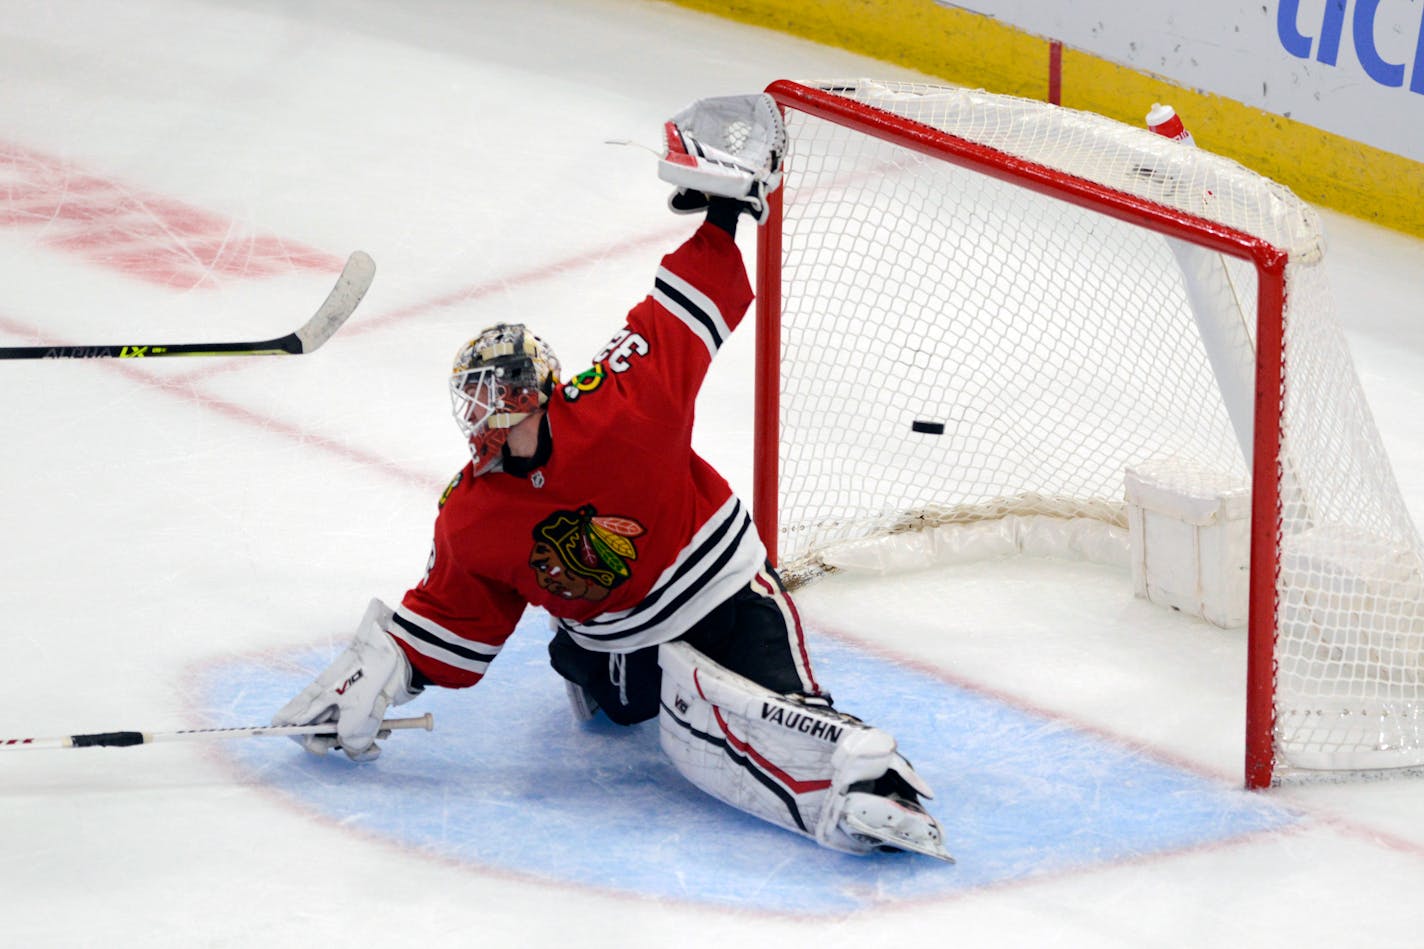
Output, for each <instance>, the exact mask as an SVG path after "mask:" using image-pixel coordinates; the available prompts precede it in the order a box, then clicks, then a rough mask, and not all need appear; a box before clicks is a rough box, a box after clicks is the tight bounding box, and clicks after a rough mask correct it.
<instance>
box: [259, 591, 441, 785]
mask: <svg viewBox="0 0 1424 949" xmlns="http://www.w3.org/2000/svg"><path fill="white" fill-rule="evenodd" d="M393 615H394V614H393V613H392V611H391V608H390V607H388V606H386V604H384V603H382V602H381V601H380V600H378V599H373V600H371V604H370V606H368V607H366V615H365V616H363V617H362V618H361V625H360V626H359V627H358V628H357V630H356V635H355V637H354V638H353V639H352V640H351V645H350V646H347V647H346V651H345V652H343V653H342V654H341V655H339V656H337V657H336V661H334V662H333V663H332V664H331V665H329V666H327V668H326V671H325V672H323V673H322V674H321V675H319V676H317V677H316V681H314V682H313V683H312V684H311V685H309V686H307V687H306V688H305V689H303V690H302V693H301V695H298V696H297V697H296V698H294V699H292V700H291V701H290V702H288V703H287V704H286V705H284V706H282V709H281V711H279V712H278V713H277V714H276V715H274V716H273V717H272V724H273V725H316V724H321V723H325V722H335V723H336V735H335V736H334V737H333V736H331V735H302V736H299V737H297V738H294V739H293V740H294V741H296V742H297V743H298V744H300V745H301V746H302V747H303V748H305V749H306V750H307V751H310V752H311V753H313V754H317V755H321V754H325V753H326V752H328V751H330V750H331V749H333V748H340V749H341V750H342V751H344V752H346V756H347V757H348V758H350V759H351V760H352V761H371V760H373V759H374V758H375V757H376V756H377V755H379V754H380V753H381V748H380V746H379V745H377V744H376V733H377V732H379V731H380V728H381V720H382V719H383V718H384V717H385V714H386V709H387V708H389V707H390V706H393V705H404V704H405V703H406V702H409V701H410V700H411V699H413V698H415V697H416V696H417V695H419V694H420V690H419V689H415V690H412V689H411V687H410V662H409V661H408V660H407V659H406V657H405V653H403V652H402V651H401V649H400V647H399V646H397V645H396V643H395V640H393V639H392V638H391V636H390V634H389V633H387V632H386V626H387V625H388V624H389V623H390V622H391V617H392V616H393Z"/></svg>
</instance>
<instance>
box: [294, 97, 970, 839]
mask: <svg viewBox="0 0 1424 949" xmlns="http://www.w3.org/2000/svg"><path fill="white" fill-rule="evenodd" d="M665 132H666V136H667V147H666V153H665V156H664V158H663V160H662V161H661V163H660V165H659V174H660V177H662V178H663V179H665V180H667V181H669V182H670V183H672V184H673V185H675V186H676V189H677V190H676V191H675V192H674V194H673V196H672V198H671V200H670V202H669V203H670V205H671V207H672V208H673V210H675V211H678V212H681V213H702V214H704V215H705V220H704V221H703V223H702V224H701V226H700V227H698V228H697V230H696V232H695V233H694V234H693V235H692V236H691V238H690V239H689V240H687V242H686V243H684V244H683V245H682V246H681V247H679V248H677V249H676V250H675V251H673V252H672V253H671V254H668V255H667V256H666V257H664V258H663V260H662V263H661V266H660V267H659V268H658V270H657V273H656V276H655V278H654V280H653V289H652V292H651V293H650V294H649V295H648V296H647V297H646V298H645V299H644V300H642V301H641V302H640V303H639V304H638V305H637V306H635V307H634V308H633V309H632V310H631V311H630V312H629V314H628V317H627V322H626V324H625V325H624V327H623V328H622V329H621V330H620V331H619V332H618V333H617V334H616V335H615V336H614V337H613V339H612V341H611V342H610V343H609V344H608V345H607V347H605V349H604V350H603V352H601V353H600V354H599V355H598V356H597V358H596V359H595V360H594V365H593V366H592V368H590V369H588V370H586V371H584V372H582V373H579V374H578V375H575V376H572V377H570V378H568V379H566V380H562V381H561V379H560V370H559V362H558V359H557V358H556V357H555V356H554V353H553V350H552V349H550V347H549V346H548V345H547V344H546V343H545V342H544V341H543V340H541V339H539V338H538V337H537V336H535V335H534V334H533V333H532V332H530V331H529V330H528V329H527V328H525V327H524V326H522V325H518V324H503V323H502V324H499V325H497V326H494V327H491V328H489V329H487V330H485V331H484V332H482V333H481V334H480V335H479V336H477V337H475V338H474V339H473V340H471V341H470V342H468V343H467V344H465V345H464V346H463V347H462V348H461V349H460V351H459V353H458V354H457V356H456V359H455V365H454V368H453V371H452V373H451V376H450V390H451V398H452V404H453V409H454V415H455V420H456V422H457V424H458V425H459V428H460V430H461V432H462V433H463V434H464V436H465V438H466V439H467V440H468V442H469V446H470V454H471V461H470V463H469V464H467V465H466V466H465V467H464V469H463V470H462V471H461V472H460V473H459V474H458V475H456V477H455V479H454V480H453V481H452V482H451V483H450V486H449V487H448V488H447V489H446V491H445V494H444V496H443V497H442V498H441V501H440V513H439V515H438V517H437V519H436V522H435V540H434V546H433V550H432V552H431V556H430V561H429V563H428V565H427V567H426V572H425V576H424V577H423V578H422V579H421V581H420V582H419V583H418V584H417V585H416V586H414V587H413V588H412V589H410V590H409V591H408V592H407V593H406V594H405V597H404V598H403V599H402V601H401V603H400V606H398V607H397V608H395V609H394V610H392V609H390V608H388V607H387V606H386V605H385V604H383V603H381V602H380V601H379V600H373V601H372V603H371V605H370V607H369V608H368V610H367V612H366V615H365V617H364V618H363V620H362V622H361V625H360V627H359V628H358V630H357V633H356V636H355V639H354V640H353V642H352V644H351V646H350V647H349V648H348V649H347V650H346V651H345V652H344V653H343V654H342V655H341V656H339V657H338V658H337V659H336V661H335V662H333V663H332V665H331V666H330V667H329V668H328V669H327V670H326V671H325V672H323V673H322V675H321V676H319V677H318V678H317V680H316V681H315V682H313V683H312V685H310V686H309V687H308V688H307V689H306V690H305V691H304V692H302V694H301V695H299V696H297V697H296V698H295V699H293V700H292V701H291V702H289V703H288V704H287V705H286V707H284V708H283V709H282V710H281V711H280V712H278V714H277V715H276V717H275V718H274V720H273V721H274V723H275V724H308V723H314V722H330V721H335V722H336V732H337V734H336V736H335V737H332V736H308V737H305V738H303V739H301V741H302V743H303V744H304V745H305V746H306V747H307V748H308V749H309V750H311V751H314V752H317V753H322V752H325V751H328V750H331V749H333V748H341V749H342V750H343V751H345V753H346V754H347V755H349V756H350V757H351V758H353V759H356V760H369V759H371V758H374V757H375V756H376V755H377V754H378V753H379V748H378V746H377V745H376V744H375V738H376V733H377V731H378V728H379V724H380V722H381V719H382V717H383V715H384V714H385V711H386V709H387V708H388V707H389V706H392V705H399V704H402V703H404V702H407V701H410V700H411V699H413V698H415V697H416V696H417V695H419V694H420V692H421V691H422V690H424V689H426V688H430V687H443V688H464V687H467V686H472V685H474V684H475V683H477V682H479V680H480V679H481V678H482V677H483V676H484V675H485V674H486V672H487V670H488V669H489V667H490V664H491V663H492V662H493V661H494V659H495V657H496V656H497V655H498V654H499V652H500V649H501V647H502V646H503V645H504V643H505V641H506V640H507V639H508V637H509V636H510V635H511V633H512V632H513V630H514V628H515V626H516V624H517V623H518V621H519V619H520V617H521V615H522V614H523V612H524V610H525V609H526V608H527V607H529V606H534V607H537V608H539V609H542V610H544V611H546V612H547V613H548V614H549V616H550V618H551V620H552V625H553V629H554V632H553V638H552V641H551V642H550V644H549V656H550V661H551V664H552V665H553V667H554V669H555V670H556V671H557V672H558V673H559V674H560V675H561V676H562V677H563V678H564V679H565V681H566V683H567V688H568V693H569V697H570V701H571V704H572V707H573V710H574V714H575V715H577V716H579V717H581V718H585V719H587V718H589V717H592V716H593V715H597V714H603V715H606V716H607V717H608V718H609V719H611V720H612V721H614V722H616V723H618V724H621V725H631V724H635V723H638V722H642V721H647V720H649V719H652V718H658V719H659V729H660V736H661V742H662V747H663V749H664V750H665V752H666V753H667V754H668V756H669V758H670V759H671V760H672V761H673V763H674V764H675V765H676V766H677V768H678V770H679V771H680V772H681V773H682V774H684V775H685V776H686V777H687V778H688V779H689V780H691V781H692V782H693V783H694V784H696V785H697V786H698V787H700V788H702V789H703V790H705V791H707V792H708V793H710V794H712V795H714V796H716V797H718V798H720V799H722V800H724V801H726V802H728V803H729V804H732V805H733V806H735V807H738V808H741V809H742V810H745V811H747V812H749V813H752V814H755V815H757V816H758V817H762V818H764V819H766V820H768V821H771V822H773V823H776V824H779V825H781V826H784V827H786V828H788V829H791V830H794V831H797V832H799V833H802V834H805V835H806V836H809V837H811V838H813V839H815V840H817V841H818V842H819V843H821V844H823V845H825V846H828V847H832V848H834V849H837V850H844V851H849V852H853V853H865V852H869V851H871V850H874V849H877V848H879V849H886V848H888V849H902V850H913V851H918V852H921V853H926V854H929V855H931V856H936V857H940V858H943V859H948V858H949V855H948V853H947V852H946V851H945V848H944V844H943V835H942V833H941V831H940V827H939V825H938V823H937V822H936V821H935V820H934V818H933V817H931V816H929V815H928V814H927V813H926V812H925V810H924V807H923V806H922V804H921V803H920V802H921V799H923V798H928V797H929V796H930V792H929V788H928V787H927V786H926V785H925V783H924V781H923V779H921V778H920V777H919V776H918V775H917V774H916V773H915V771H914V769H913V768H912V767H911V766H910V764H909V762H907V761H906V760H905V759H904V757H902V756H901V755H900V754H899V753H898V751H897V750H896V745H895V741H894V739H892V738H891V737H890V736H889V735H888V734H887V733H885V732H883V731H881V730H879V729H876V728H873V727H871V726H869V725H866V724H865V723H863V722H861V721H860V720H859V719H857V718H855V717H853V716H850V715H847V714H844V713H842V712H839V711H837V710H836V709H834V708H833V706H832V704H831V698H830V696H829V695H828V694H827V693H826V692H824V691H823V689H822V687H821V685H820V683H819V682H817V680H816V678H815V674H814V672H813V670H812V666H811V662H810V658H809V656H808V653H807V648H806V642H805V639H804V637H803V633H802V629H801V625H800V621H799V619H798V618H797V615H796V611H795V607H794V606H793V604H792V601H791V598H790V597H789V596H788V594H787V593H786V591H785V589H784V588H783V586H782V584H781V580H780V578H779V577H778V576H777V574H776V572H775V571H774V570H773V569H772V568H771V567H770V566H769V565H768V564H767V563H766V552H765V549H764V548H763V546H762V543H761V540H760V539H759V537H758V536H757V532H756V529H755V527H754V526H753V524H752V520H751V517H750V516H749V512H748V511H747V509H746V507H745V506H744V505H743V504H742V502H741V501H740V500H739V499H738V498H737V497H736V495H735V494H734V493H733V492H732V489H731V487H730V486H729V485H728V484H727V482H726V480H725V479H724V478H723V477H722V476H721V475H719V474H718V473H717V472H716V471H715V470H714V469H713V468H712V467H711V466H710V465H709V464H708V463H707V462H706V461H704V460H703V459H702V458H701V457H699V456H698V455H697V453H696V452H694V451H693V449H692V428H693V405H694V402H695V399H696V396H697V392H698V390H699V389H700V388H701V385H702V381H703V379H704V378H705V376H706V374H707V371H708V369H709V367H710V366H711V363H712V360H713V358H714V357H716V355H717V352H718V350H719V349H720V348H721V346H722V345H723V343H724V342H726V340H727V338H728V336H729V335H730V334H731V333H732V332H733V331H734V330H735V329H736V328H737V326H738V324H739V323H740V322H741V321H742V318H743V316H744V314H745V313H746V311H747V308H748V306H749V305H750V303H751V300H752V290H751V286H750V284H749V283H748V280H747V275H746V268H745V264H744V262H743V260H742V256H741V252H740V250H739V249H738V247H737V244H736V242H735V239H734V238H735V234H736V228H737V223H738V220H739V218H740V216H741V215H742V214H744V213H747V214H750V215H752V216H753V218H754V219H755V220H756V221H757V223H758V224H761V223H763V222H764V221H765V218H766V211H767V206H768V205H767V198H768V196H769V195H770V194H771V193H772V192H773V191H775V189H776V188H777V186H778V185H779V184H780V179H781V170H780V165H781V158H782V156H783V155H784V154H785V153H786V144H787V143H786V131H785V128H784V126H783V125H782V122H781V116H780V113H779V110H778V109H777V107H776V106H775V104H774V103H773V102H772V100H771V99H770V98H769V97H767V96H764V95H758V96H734V97H725V98H718V99H704V100H699V101H698V102H696V103H694V104H693V105H692V106H690V107H689V108H688V109H686V110H684V111H683V112H681V113H679V115H677V116H675V117H674V118H673V119H672V120H670V121H669V122H668V123H667V124H666V126H665Z"/></svg>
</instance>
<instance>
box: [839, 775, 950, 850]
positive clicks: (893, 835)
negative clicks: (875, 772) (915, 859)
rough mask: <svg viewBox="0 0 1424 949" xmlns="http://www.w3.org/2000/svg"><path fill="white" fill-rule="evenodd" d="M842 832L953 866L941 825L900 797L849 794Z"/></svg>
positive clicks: (860, 792)
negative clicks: (945, 845)
mask: <svg viewBox="0 0 1424 949" xmlns="http://www.w3.org/2000/svg"><path fill="white" fill-rule="evenodd" d="M841 829H842V830H843V831H844V832H845V833H847V834H849V835H850V836H852V837H855V838H858V839H860V840H863V841H865V842H866V843H869V844H872V845H875V846H879V847H884V848H889V849H892V850H910V851H913V852H914V853H922V854H924V855H925V856H927V857H934V858H935V859H937V860H944V861H947V862H949V863H953V862H954V857H952V856H950V853H949V851H948V850H946V849H945V847H944V831H943V830H941V829H940V826H939V822H938V821H937V820H935V819H934V818H933V817H931V816H930V815H929V814H927V813H925V810H924V808H922V807H920V806H919V804H917V803H915V802H913V801H910V800H906V799H904V798H902V797H900V796H899V795H898V794H894V795H891V796H889V797H885V796H882V795H879V794H869V793H866V792H864V791H851V792H849V793H848V794H846V800H845V810H844V811H843V812H842V814H841Z"/></svg>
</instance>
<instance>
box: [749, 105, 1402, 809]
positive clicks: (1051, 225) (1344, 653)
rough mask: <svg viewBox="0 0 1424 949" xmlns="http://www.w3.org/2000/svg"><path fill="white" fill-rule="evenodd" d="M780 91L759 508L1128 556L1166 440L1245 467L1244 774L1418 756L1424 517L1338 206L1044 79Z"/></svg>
mask: <svg viewBox="0 0 1424 949" xmlns="http://www.w3.org/2000/svg"><path fill="white" fill-rule="evenodd" d="M768 92H770V93H771V94H772V95H773V97H774V98H776V99H777V101H778V102H779V103H780V104H781V105H782V107H783V109H784V111H785V114H786V119H787V127H788V132H789V134H790V142H791V144H790V147H789V152H788V155H787V158H786V178H785V184H784V186H783V188H782V189H781V191H780V192H778V195H777V196H776V198H775V199H774V201H773V209H772V217H771V220H770V221H769V223H768V225H767V226H766V227H765V228H763V229H762V238H761V242H760V248H759V262H758V284H759V286H758V307H759V311H758V323H759V326H758V380H757V382H758V395H757V406H758V408H757V415H758V418H757V425H758V432H757V453H756V498H755V506H756V510H757V519H758V526H759V527H760V529H761V532H762V535H763V537H764V538H765V539H766V540H767V541H768V546H769V549H771V550H772V551H773V556H774V557H775V558H776V559H777V561H778V563H779V565H780V567H781V568H782V571H783V573H784V574H785V575H786V576H787V577H788V578H789V579H791V580H793V581H797V580H804V579H805V578H808V577H813V576H815V575H817V574H818V573H821V572H824V571H825V570H827V569H835V567H836V566H837V565H840V564H845V563H847V562H855V561H856V560H857V558H860V559H864V558H865V557H867V556H869V557H871V558H875V557H878V556H881V554H880V553H878V552H877V551H878V550H879V548H878V547H877V546H876V545H878V544H880V543H881V542H882V539H883V538H886V537H892V538H900V539H901V540H905V541H907V542H908V543H910V544H911V549H912V550H913V551H914V553H913V556H914V557H918V556H920V555H922V554H923V553H924V552H925V551H926V550H929V549H931V548H934V549H937V550H942V549H945V548H952V550H953V554H952V556H966V555H972V550H973V548H974V545H975V543H978V541H972V542H970V543H969V544H968V545H967V547H966V546H965V542H964V541H962V540H954V539H946V538H949V537H961V538H962V537H963V536H964V535H963V534H962V533H961V534H953V533H951V534H946V533H945V530H946V527H945V526H946V525H951V526H953V525H958V526H960V527H962V528H965V529H967V530H968V531H969V536H971V537H973V536H974V533H973V532H974V531H976V530H977V531H979V532H980V533H979V535H978V536H979V538H980V540H981V541H982V539H983V537H985V536H988V537H995V538H1000V539H1002V538H1003V537H1005V536H1012V537H1013V538H1015V539H1014V540H1013V541H1012V543H1015V544H1018V545H1019V546H1022V545H1023V544H1024V543H1025V541H1024V539H1023V538H1024V536H1025V535H1026V533H1029V531H1028V525H1039V526H1040V527H1042V526H1044V525H1047V527H1046V531H1045V533H1044V535H1043V536H1048V537H1057V538H1059V540H1057V541H1053V542H1051V543H1050V545H1049V546H1050V548H1052V549H1050V550H1049V552H1050V553H1051V552H1055V550H1056V549H1059V548H1058V547H1055V545H1060V546H1061V545H1064V544H1066V545H1067V547H1075V548H1082V547H1085V546H1086V547H1088V548H1091V547H1094V546H1095V545H1096V546H1097V547H1099V548H1107V549H1108V551H1109V552H1108V553H1107V554H1106V555H1104V556H1106V557H1107V559H1113V557H1114V556H1116V555H1115V554H1113V553H1112V550H1114V549H1117V548H1116V547H1115V546H1114V545H1120V537H1121V534H1122V533H1123V531H1124V530H1125V527H1126V518H1127V511H1126V506H1125V501H1124V477H1125V474H1126V473H1127V472H1128V471H1129V470H1130V469H1132V468H1133V467H1134V466H1141V465H1147V466H1150V465H1151V464H1155V463H1158V462H1160V461H1161V460H1162V459H1170V464H1171V466H1172V470H1173V471H1175V472H1176V473H1177V476H1178V477H1179V478H1186V479H1187V480H1188V481H1190V480H1191V479H1192V478H1199V479H1200V480H1201V481H1202V483H1203V485H1205V486H1208V487H1209V486H1211V485H1212V484H1219V483H1240V484H1242V485H1244V486H1246V488H1248V489H1249V501H1250V542H1249V547H1250V567H1249V581H1248V583H1249V607H1248V609H1247V615H1248V627H1249V646H1248V654H1249V659H1248V664H1249V669H1248V671H1247V675H1248V700H1247V702H1248V708H1247V710H1246V720H1247V741H1246V745H1247V766H1246V771H1247V775H1246V780H1247V784H1248V785H1250V786H1255V787H1260V786H1265V785H1268V784H1270V783H1272V782H1273V781H1279V780H1281V779H1282V778H1283V777H1288V776H1295V775H1298V774H1309V773H1312V772H1321V771H1334V772H1338V771H1360V770H1372V769H1380V768H1415V767H1419V766H1420V765H1421V764H1424V716H1421V709H1424V675H1421V661H1424V607H1421V604H1424V569H1421V556H1420V550H1421V547H1420V539H1419V535H1418V533H1417V531H1416V529H1415V527H1414V525H1413V522H1412V520H1411V518H1410V515H1409V512H1408V510H1407V508H1406V507H1405V505H1404V503H1403V500H1402V497H1401V495H1400V492H1399V489H1398V487H1397V485H1396V482H1395V479H1394V475H1393V473H1392V471H1391V469H1390V465H1389V462H1388V459H1387V457H1386V456H1385V453H1384V451H1383V448H1382V446H1381V442H1380V439H1379V437H1378V434H1377V432H1376V429H1375V426H1374V423H1373V420H1372V418H1371V416H1370V412H1369V409H1368V407H1367V405H1366V403H1365V401H1364V398H1363V394H1362V391H1361V388H1360V384H1359V381H1358V377H1357V375H1356V373H1355V370H1354V368H1353V364H1352V362H1351V359H1350V355H1349V352H1348V348H1347V346H1346V342H1345V339H1344V337H1343V334H1342V333H1341V331H1340V329H1339V327H1338V324H1337V322H1336V319H1335V316H1334V307H1333V303H1332V301H1331V297H1330V292H1329V288H1328V286H1327V283H1326V279H1325V276H1324V267H1323V254H1324V242H1323V237H1322V233H1321V228H1320V223H1319V220H1318V217H1317V215H1316V214H1315V213H1314V211H1313V210H1312V209H1311V208H1310V207H1309V206H1307V205H1305V204H1304V203H1303V202H1301V201H1300V200H1299V199H1298V198H1296V197H1295V196H1294V195H1293V194H1292V193H1291V192H1290V191H1289V190H1288V189H1286V188H1284V187H1282V186H1281V185H1278V184H1276V183H1274V182H1271V181H1269V180H1267V179H1265V178H1262V177H1261V176H1259V175H1257V174H1255V173H1253V172H1251V171H1249V170H1247V169H1245V168H1243V167H1241V166H1240V165H1238V164H1236V163H1234V162H1231V161H1229V160H1227V159H1224V158H1221V157H1219V156H1216V155H1212V154H1209V153H1206V152H1202V151H1199V150H1194V149H1191V148H1188V147H1186V146H1184V145H1181V144H1179V143H1177V142H1174V141H1171V140H1168V139H1165V138H1162V137H1159V136H1156V135H1153V134H1152V133H1150V132H1148V131H1147V130H1145V129H1136V128H1131V127H1128V126H1125V125H1122V124H1120V123H1117V122H1114V121H1112V120H1109V119H1105V118H1102V117H1100V116H1096V115H1091V114H1086V113H1080V112H1075V111H1071V110H1066V109H1062V108H1057V107H1054V106H1050V105H1046V104H1043V103H1037V102H1032V101H1027V100H1021V99H1014V98H1008V97H1003V96H996V95H991V94H987V93H984V92H980V91H970V90H962V89H957V88H947V87H936V86H925V85H913V84H902V83H885V82H874V81H868V80H853V81H836V82H817V83H793V82H789V81H783V82H778V83H774V84H773V85H772V86H771V87H770V88H769V89H768ZM917 423H919V424H917ZM1005 525H1009V526H1008V527H1007V528H1006V527H1005ZM1083 525H1097V526H1099V527H1101V528H1102V530H1101V531H1099V532H1097V533H1096V534H1093V535H1092V536H1093V537H1096V538H1097V539H1095V540H1094V539H1089V540H1084V539H1083V538H1084V537H1088V536H1089V534H1087V533H1085V532H1084V531H1083V530H1081V529H1080V528H1082V527H1083ZM915 545H918V546H915ZM966 551H968V553H966ZM1094 559H1102V557H1101V556H1094Z"/></svg>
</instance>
